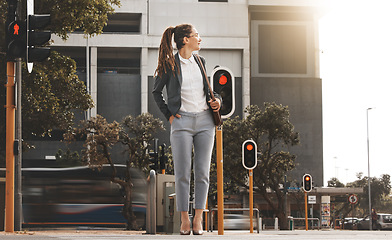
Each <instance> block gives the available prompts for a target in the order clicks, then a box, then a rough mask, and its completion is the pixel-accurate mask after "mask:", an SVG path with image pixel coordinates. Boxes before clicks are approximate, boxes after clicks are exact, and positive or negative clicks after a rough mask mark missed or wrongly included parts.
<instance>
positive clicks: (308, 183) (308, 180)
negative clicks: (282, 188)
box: [302, 174, 313, 192]
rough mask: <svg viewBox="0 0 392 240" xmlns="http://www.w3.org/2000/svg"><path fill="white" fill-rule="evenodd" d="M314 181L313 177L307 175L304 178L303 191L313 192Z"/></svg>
mask: <svg viewBox="0 0 392 240" xmlns="http://www.w3.org/2000/svg"><path fill="white" fill-rule="evenodd" d="M312 181H313V180H312V175H310V174H305V175H304V176H303V184H302V186H303V189H304V191H305V192H310V191H312Z"/></svg>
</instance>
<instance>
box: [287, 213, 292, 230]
mask: <svg viewBox="0 0 392 240" xmlns="http://www.w3.org/2000/svg"><path fill="white" fill-rule="evenodd" d="M287 218H288V219H289V230H291V231H293V230H294V219H293V217H292V216H288V217H287Z"/></svg>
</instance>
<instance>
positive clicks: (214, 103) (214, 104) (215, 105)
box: [208, 98, 220, 112]
mask: <svg viewBox="0 0 392 240" xmlns="http://www.w3.org/2000/svg"><path fill="white" fill-rule="evenodd" d="M208 103H209V104H210V106H211V108H212V110H213V111H214V112H218V111H219V109H220V99H218V98H215V101H212V99H210V101H208Z"/></svg>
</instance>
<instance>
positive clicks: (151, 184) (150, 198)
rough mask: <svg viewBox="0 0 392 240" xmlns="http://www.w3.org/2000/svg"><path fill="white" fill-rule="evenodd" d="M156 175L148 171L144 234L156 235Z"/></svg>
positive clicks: (152, 171)
mask: <svg viewBox="0 0 392 240" xmlns="http://www.w3.org/2000/svg"><path fill="white" fill-rule="evenodd" d="M156 188H157V186H156V175H155V171H154V170H151V171H150V177H149V179H148V190H147V216H146V217H147V219H146V234H156V233H157V215H156V212H157V211H156V207H157V190H156Z"/></svg>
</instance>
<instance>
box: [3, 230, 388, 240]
mask: <svg viewBox="0 0 392 240" xmlns="http://www.w3.org/2000/svg"><path fill="white" fill-rule="evenodd" d="M187 238H190V239H241V240H248V239H263V240H264V239H271V240H281V239H282V240H283V239H290V240H291V239H292V240H303V239H305V240H307V239H309V240H310V239H311V240H317V239H322V240H329V239H331V240H350V239H356V240H358V239H372V240H374V239H392V231H372V232H370V231H341V230H320V231H318V230H313V231H304V230H295V231H273V230H269V231H262V232H260V233H259V234H257V233H252V234H251V233H249V232H248V231H225V233H224V235H218V233H217V231H215V232H213V233H204V235H203V236H193V235H191V236H181V235H163V234H156V235H148V234H144V232H133V231H122V230H116V231H113V230H50V231H46V230H45V231H44V230H42V231H27V232H24V233H19V234H16V233H14V234H10V233H4V232H1V233H0V239H7V240H19V239H28V240H29V239H31V240H38V239H39V240H45V239H48V240H49V239H53V240H54V239H59V240H79V239H94V240H108V239H113V240H114V239H116V240H117V239H119V240H121V239H140V240H143V239H156V240H165V239H187Z"/></svg>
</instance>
